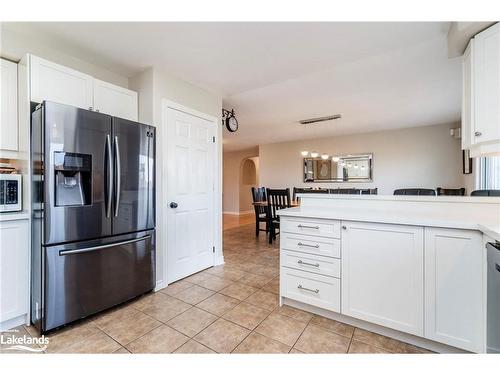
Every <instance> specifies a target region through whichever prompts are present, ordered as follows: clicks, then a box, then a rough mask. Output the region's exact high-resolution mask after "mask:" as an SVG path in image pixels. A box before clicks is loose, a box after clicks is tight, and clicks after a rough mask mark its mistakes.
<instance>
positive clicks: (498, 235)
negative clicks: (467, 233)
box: [478, 224, 500, 242]
mask: <svg viewBox="0 0 500 375" xmlns="http://www.w3.org/2000/svg"><path fill="white" fill-rule="evenodd" d="M478 227H479V230H480V231H481V232H483V233H484V234H486V235H487V236H488V237H491V238H492V239H494V240H495V241H498V242H500V226H496V227H495V226H489V225H483V224H479V225H478Z"/></svg>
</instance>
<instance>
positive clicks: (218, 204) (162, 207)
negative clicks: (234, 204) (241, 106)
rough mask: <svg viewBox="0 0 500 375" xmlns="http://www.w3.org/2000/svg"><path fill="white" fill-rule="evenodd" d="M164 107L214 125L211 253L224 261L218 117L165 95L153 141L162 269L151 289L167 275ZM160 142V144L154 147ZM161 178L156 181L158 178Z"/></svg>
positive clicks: (215, 261)
mask: <svg viewBox="0 0 500 375" xmlns="http://www.w3.org/2000/svg"><path fill="white" fill-rule="evenodd" d="M168 109H173V110H177V111H180V112H184V113H186V114H188V115H192V116H196V117H199V118H201V119H203V120H206V121H209V122H211V123H212V124H213V126H215V127H216V128H215V134H216V135H215V148H216V151H215V158H214V160H215V163H214V164H215V165H214V188H215V189H214V197H215V202H214V212H213V220H214V223H215V228H214V229H215V233H214V240H215V253H214V257H213V265H214V266H215V265H219V264H224V255H223V251H222V190H221V187H222V142H221V139H222V126H221V124H222V122H221V121H222V120H221V119H220V118H218V117H215V116H212V115H209V114H206V113H203V112H200V111H198V110H196V109H193V108H190V107H187V106H185V105H183V104H179V103H176V102H173V101H171V100H168V99H162V101H161V111H162V114H161V117H162V123H161V127H158V128H157V133H158V135H157V137H158V138H159V140H160V145H158V143H157V147H156V150H157V155H158V151H160V153H161V157H160V162H159V163H156V176H157V177H156V182H157V189H156V190H157V193H156V195H157V198H159V199H157V200H156V201H157V202H158V203H159V204H157V207H156V212H157V218H158V219H159V220H157V222H158V223H159V225H158V226H157V229H159V230H157V238H158V241H157V246H156V248H157V252H163V261H162V262H161V263H162V264H161V268H162V269H163V272H162V277H161V278H160V279H158V275H157V281H156V287H155V290H159V289H162V288H164V287H166V286H167V285H168V282H167V280H168V275H167V272H168V271H167V270H168V268H167V265H168V264H167V262H168V241H167V236H166V231H165V230H164V228H166V226H167V225H168V219H167V217H168V214H167V206H166V203H165V202H168V189H167V186H168V178H169V176H168V173H167V171H168V165H167V164H168V160H167V158H166V157H165V155H166V154H167V151H166V150H167V147H168V139H167V134H168V131H167V126H170V124H168V122H167V111H168ZM158 146H161V147H158ZM159 177H160V178H161V181H160V178H159ZM156 269H157V274H158V270H159V264H158V262H157V266H156Z"/></svg>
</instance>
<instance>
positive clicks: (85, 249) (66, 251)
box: [59, 234, 151, 256]
mask: <svg viewBox="0 0 500 375" xmlns="http://www.w3.org/2000/svg"><path fill="white" fill-rule="evenodd" d="M148 238H151V235H150V234H148V235H146V236H142V237H139V238H134V239H133V240H127V241H123V242H113V243H108V244H106V245H98V246H92V247H86V248H84V249H76V250H61V251H59V256H64V255H72V254H81V253H88V252H91V251H96V250H101V249H107V248H109V247H114V246H120V245H127V244H130V243H135V242H140V241H144V240H147V239H148Z"/></svg>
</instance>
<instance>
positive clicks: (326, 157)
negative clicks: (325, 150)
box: [321, 154, 330, 160]
mask: <svg viewBox="0 0 500 375" xmlns="http://www.w3.org/2000/svg"><path fill="white" fill-rule="evenodd" d="M329 157H330V156H329V155H328V154H322V155H321V159H323V160H326V159H328V158H329Z"/></svg>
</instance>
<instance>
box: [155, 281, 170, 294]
mask: <svg viewBox="0 0 500 375" xmlns="http://www.w3.org/2000/svg"><path fill="white" fill-rule="evenodd" d="M167 286H168V283H167V282H166V281H163V280H160V281H157V282H156V285H155V292H157V291H159V290H160V289H163V288H166V287H167Z"/></svg>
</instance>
